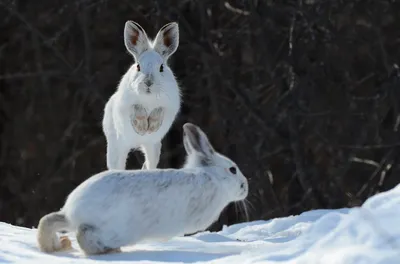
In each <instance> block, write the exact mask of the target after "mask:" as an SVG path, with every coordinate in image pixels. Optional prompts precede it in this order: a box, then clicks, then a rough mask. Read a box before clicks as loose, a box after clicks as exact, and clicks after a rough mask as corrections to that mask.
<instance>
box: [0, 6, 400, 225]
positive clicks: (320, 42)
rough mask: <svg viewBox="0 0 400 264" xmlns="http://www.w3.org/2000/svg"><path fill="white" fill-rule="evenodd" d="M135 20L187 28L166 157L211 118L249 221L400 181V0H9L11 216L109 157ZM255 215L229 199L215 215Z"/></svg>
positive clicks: (165, 160) (0, 68)
mask: <svg viewBox="0 0 400 264" xmlns="http://www.w3.org/2000/svg"><path fill="white" fill-rule="evenodd" d="M126 20H134V21H136V22H138V23H139V24H140V25H142V27H143V28H144V29H145V30H146V31H147V33H148V35H149V36H152V37H154V36H155V34H156V33H157V31H158V30H159V28H160V27H161V26H162V25H164V24H165V23H168V22H171V21H177V22H179V26H180V45H179V48H178V50H177V52H176V53H175V54H174V55H173V56H172V58H171V60H170V66H171V68H172V69H173V71H174V73H175V74H176V76H177V79H178V80H179V82H180V84H181V87H182V91H183V96H184V97H183V99H184V104H183V108H182V111H181V113H180V114H179V116H178V118H177V120H176V122H175V123H174V125H173V127H172V128H171V130H170V132H169V133H168V134H167V136H166V138H165V139H164V140H163V150H162V155H161V162H160V165H159V166H160V167H164V168H166V167H179V166H180V165H181V164H182V163H183V161H184V153H185V152H184V149H183V146H182V125H183V124H184V123H185V122H193V123H195V124H197V125H199V126H200V127H201V128H202V129H203V130H204V131H205V132H206V133H207V134H208V136H209V137H210V140H211V142H212V143H213V145H214V146H215V148H216V149H217V150H218V151H220V152H221V153H223V154H225V155H227V156H229V157H230V158H232V159H233V160H235V161H236V162H237V163H238V165H239V166H240V168H241V170H242V171H243V173H244V174H245V175H246V176H247V177H248V179H249V182H250V191H251V193H250V195H249V201H250V202H251V204H252V206H249V210H250V220H255V219H270V218H272V217H278V216H287V215H290V214H298V213H301V212H303V211H306V210H310V209H315V208H338V207H352V206H358V205H360V204H361V203H362V202H363V201H365V199H366V198H367V197H369V196H371V195H373V194H375V193H377V192H381V191H384V190H387V189H390V188H392V187H394V186H395V185H396V184H398V183H399V182H400V177H399V176H398V175H400V174H399V169H400V167H399V159H400V137H399V131H398V130H399V124H400V109H399V107H400V104H399V101H400V94H399V93H400V70H399V68H398V65H399V60H400V4H399V1H389V0H379V1H378V0H370V1H368V0H360V1H356V0H342V1H334V0H332V1H326V0H299V1H297V0H296V1H273V0H263V1H262V0H242V1H240V0H227V1H217V0H175V1H174V0H158V1H157V0H155V1H151V0H120V1H110V0H108V1H106V0H37V1H34V0H31V1H22V0H20V1H18V0H14V1H11V0H8V1H7V0H0V133H1V135H0V171H1V172H0V173H1V174H0V177H1V178H0V179H1V181H0V221H5V222H9V223H12V224H18V225H22V226H28V227H31V226H37V223H38V220H39V218H40V217H41V216H43V215H44V214H47V213H49V212H51V211H54V210H58V209H59V208H60V207H61V206H62V204H63V202H64V200H65V197H66V196H67V195H68V193H69V192H70V191H71V190H72V189H73V188H74V187H76V186H77V185H78V184H79V183H81V182H82V181H83V180H85V179H87V178H88V177H89V176H91V175H92V174H95V173H97V172H100V171H101V170H104V169H105V168H106V167H105V151H106V145H105V144H106V141H105V138H104V135H103V133H102V129H101V120H102V117H103V109H104V105H105V103H106V101H107V100H108V98H109V97H110V96H111V95H112V94H113V93H114V91H115V89H116V87H117V83H118V82H119V80H120V78H121V76H122V74H124V73H125V71H126V70H127V69H128V67H129V66H130V64H131V63H133V58H132V57H131V56H130V55H129V54H128V52H127V51H126V49H125V46H124V44H123V29H124V23H125V21H126ZM142 162H143V157H142V156H141V154H139V153H136V154H132V155H131V156H130V158H129V162H128V168H140V167H141V164H142ZM271 179H272V180H273V181H271ZM244 220H246V219H245V214H244V213H243V210H239V209H237V208H235V206H234V205H230V206H229V207H228V208H227V209H226V210H225V211H224V212H223V214H222V215H221V218H220V220H219V222H218V223H216V224H215V225H214V226H213V227H212V229H219V228H220V227H221V224H232V223H236V222H240V221H244Z"/></svg>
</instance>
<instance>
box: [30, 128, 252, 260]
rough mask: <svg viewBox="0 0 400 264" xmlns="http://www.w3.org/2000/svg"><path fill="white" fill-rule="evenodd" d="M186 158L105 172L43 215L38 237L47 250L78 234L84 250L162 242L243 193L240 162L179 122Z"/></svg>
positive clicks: (66, 244) (207, 220)
mask: <svg viewBox="0 0 400 264" xmlns="http://www.w3.org/2000/svg"><path fill="white" fill-rule="evenodd" d="M183 130H184V138H183V140H184V146H185V150H186V152H187V154H188V155H187V159H186V163H185V165H184V167H183V168H181V169H154V170H108V171H104V172H101V173H99V174H96V175H94V176H92V177H91V178H89V179H87V180H86V181H84V182H83V183H82V184H80V185H79V186H78V187H77V188H76V189H75V190H73V191H72V192H71V194H70V195H69V196H68V198H67V200H66V202H65V205H64V207H63V208H62V209H61V210H60V211H58V212H54V213H50V214H48V215H46V216H44V217H42V219H40V222H39V226H38V233H37V239H38V244H39V248H40V249H41V250H42V251H44V252H54V251H60V250H64V249H68V248H70V247H71V242H70V240H69V239H68V237H67V236H63V237H60V238H58V236H57V234H56V232H57V231H60V230H69V231H75V232H76V238H77V241H78V244H79V246H80V248H81V249H82V250H83V252H84V253H85V254H86V255H91V254H103V253H109V252H119V251H120V248H121V247H123V246H127V245H134V244H137V243H142V242H152V241H153V242H156V241H160V242H162V241H167V240H168V239H171V238H172V237H175V236H182V235H184V234H192V233H195V232H198V231H202V230H204V229H206V228H207V227H209V226H210V225H211V224H212V223H213V222H214V221H216V220H217V219H218V216H219V215H220V213H221V212H222V210H223V209H224V208H225V207H226V206H227V205H228V204H229V203H231V202H236V201H242V200H244V199H246V197H247V195H248V190H249V189H248V182H247V179H246V178H245V177H244V176H243V174H242V172H241V171H240V169H239V168H238V166H237V165H236V164H235V163H234V162H233V161H232V160H230V159H229V158H227V157H225V156H223V155H221V154H219V153H217V152H216V151H215V150H214V149H213V147H212V146H211V144H210V143H209V141H208V139H207V136H206V135H205V134H204V133H203V132H202V131H201V129H200V128H199V127H197V126H195V125H193V124H190V123H186V124H185V125H183Z"/></svg>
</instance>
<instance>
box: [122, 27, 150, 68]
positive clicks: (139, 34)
mask: <svg viewBox="0 0 400 264" xmlns="http://www.w3.org/2000/svg"><path fill="white" fill-rule="evenodd" d="M124 41H125V47H126V49H127V50H128V51H129V52H130V53H131V54H132V55H133V56H134V57H135V60H136V61H137V58H138V57H139V56H140V54H142V53H143V52H145V51H146V50H148V49H149V41H148V38H147V34H146V32H145V31H144V29H143V28H142V27H141V26H140V25H139V24H138V23H136V22H134V21H130V20H128V21H126V23H125V29H124Z"/></svg>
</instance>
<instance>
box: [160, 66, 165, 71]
mask: <svg viewBox="0 0 400 264" xmlns="http://www.w3.org/2000/svg"><path fill="white" fill-rule="evenodd" d="M163 71H164V65H162V64H161V66H160V72H163Z"/></svg>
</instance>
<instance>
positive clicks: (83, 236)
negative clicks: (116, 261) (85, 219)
mask: <svg viewBox="0 0 400 264" xmlns="http://www.w3.org/2000/svg"><path fill="white" fill-rule="evenodd" d="M102 239H103V238H102V234H101V230H100V229H98V228H96V227H94V226H91V225H86V224H82V225H80V226H79V228H78V232H77V234H76V240H77V241H78V244H79V246H80V247H81V249H82V250H83V252H84V253H85V254H86V255H99V254H108V253H117V252H121V249H120V248H113V247H109V246H107V245H105V243H104V241H102Z"/></svg>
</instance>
